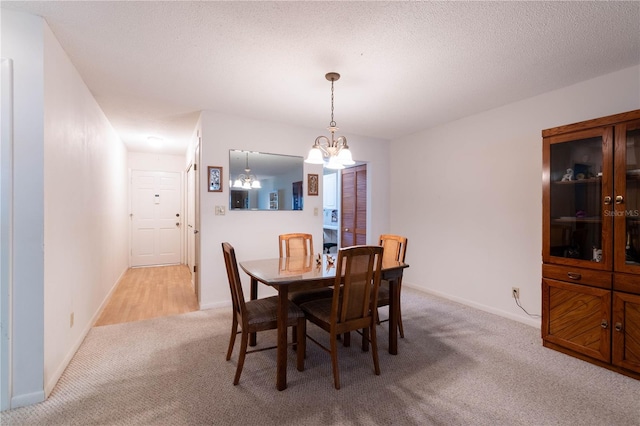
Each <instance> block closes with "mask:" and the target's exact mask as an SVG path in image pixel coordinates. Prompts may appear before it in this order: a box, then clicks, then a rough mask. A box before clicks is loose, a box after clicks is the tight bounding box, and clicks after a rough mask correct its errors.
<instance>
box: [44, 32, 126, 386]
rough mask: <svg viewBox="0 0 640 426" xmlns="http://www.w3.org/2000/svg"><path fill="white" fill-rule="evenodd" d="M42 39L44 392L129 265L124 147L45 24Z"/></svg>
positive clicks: (62, 367)
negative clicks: (72, 316)
mask: <svg viewBox="0 0 640 426" xmlns="http://www.w3.org/2000/svg"><path fill="white" fill-rule="evenodd" d="M44 41H45V49H44V71H45V73H44V89H45V92H44V94H45V96H44V100H45V104H44V106H45V110H44V171H45V173H44V177H45V179H44V189H45V191H44V211H45V222H44V224H45V228H44V229H45V233H44V243H45V257H44V265H45V276H44V280H45V281H44V282H45V290H44V295H45V304H44V315H45V316H44V319H45V329H44V336H45V337H44V355H45V356H44V386H45V392H46V393H47V394H49V393H50V392H51V390H52V389H53V387H54V385H55V384H56V382H57V381H58V379H59V377H60V375H61V374H62V372H63V371H64V369H65V368H66V366H67V364H68V363H69V361H70V360H71V358H72V357H73V355H74V353H75V351H76V350H77V348H78V347H79V345H80V344H81V343H82V340H83V339H84V337H85V335H86V333H87V332H88V331H89V329H90V328H91V326H92V325H93V323H94V322H95V320H96V319H97V316H98V314H99V313H100V310H101V308H102V306H103V304H104V303H105V302H106V300H107V298H108V296H109V295H110V293H111V291H112V290H113V289H114V288H115V286H116V284H117V282H118V280H119V278H120V277H121V275H122V274H123V273H124V272H125V271H126V269H127V267H128V260H129V259H128V255H127V254H128V230H129V228H128V226H129V217H128V207H127V200H128V172H127V152H126V148H125V146H124V144H123V143H122V141H121V140H120V139H119V137H118V136H117V134H116V133H115V130H114V129H113V127H112V126H111V124H110V123H109V122H108V121H107V119H106V117H105V115H104V114H103V112H102V110H101V109H100V107H99V106H98V104H97V103H96V101H95V99H94V98H93V96H92V95H91V92H90V91H89V89H88V88H87V86H86V85H85V84H84V82H83V81H82V78H81V77H80V75H79V74H78V72H77V70H76V69H75V68H74V66H73V64H72V63H71V61H70V60H69V58H68V57H67V55H66V53H65V52H64V50H63V49H62V47H61V46H60V44H59V43H58V41H57V40H56V38H55V36H54V35H53V33H52V32H51V30H50V29H49V27H48V26H47V25H45V30H44ZM72 313H73V315H74V324H73V326H70V315H71V314H72Z"/></svg>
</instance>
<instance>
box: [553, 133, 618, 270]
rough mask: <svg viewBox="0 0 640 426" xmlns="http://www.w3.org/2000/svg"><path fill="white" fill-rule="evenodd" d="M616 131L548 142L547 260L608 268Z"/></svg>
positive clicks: (610, 245) (574, 136)
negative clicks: (614, 134) (609, 209)
mask: <svg viewBox="0 0 640 426" xmlns="http://www.w3.org/2000/svg"><path fill="white" fill-rule="evenodd" d="M612 130H613V129H612V128H597V129H593V130H589V131H581V132H575V133H571V134H565V135H559V136H551V137H547V138H545V140H544V151H543V155H544V158H543V160H544V175H543V179H544V181H545V182H544V183H545V185H544V188H545V190H544V193H543V214H544V215H545V218H544V221H543V223H544V226H543V232H544V236H543V237H544V238H543V259H544V261H545V262H549V261H550V260H551V258H552V257H553V263H559V264H566V265H576V266H583V267H587V268H592V269H610V268H611V266H612V263H613V256H612V243H611V231H612V222H613V221H612V219H613V217H612V216H611V215H609V214H608V210H607V209H608V208H610V207H611V205H612V191H611V190H612V188H613V178H612V173H611V172H612V158H613V157H612V153H613V140H612V136H613V131H612Z"/></svg>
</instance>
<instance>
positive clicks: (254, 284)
mask: <svg viewBox="0 0 640 426" xmlns="http://www.w3.org/2000/svg"><path fill="white" fill-rule="evenodd" d="M257 298H258V280H256V279H255V278H253V277H252V278H251V300H256V299H257ZM256 335H257V333H250V334H249V346H255V345H256V344H257V343H258V339H257V337H256Z"/></svg>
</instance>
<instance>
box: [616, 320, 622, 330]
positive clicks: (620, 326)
mask: <svg viewBox="0 0 640 426" xmlns="http://www.w3.org/2000/svg"><path fill="white" fill-rule="evenodd" d="M615 328H616V331H622V323H619V322H617V323H616V325H615Z"/></svg>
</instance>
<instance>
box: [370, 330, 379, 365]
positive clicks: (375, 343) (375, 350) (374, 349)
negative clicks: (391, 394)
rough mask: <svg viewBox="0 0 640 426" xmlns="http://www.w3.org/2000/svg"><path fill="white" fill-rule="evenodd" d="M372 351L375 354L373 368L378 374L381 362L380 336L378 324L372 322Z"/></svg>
mask: <svg viewBox="0 0 640 426" xmlns="http://www.w3.org/2000/svg"><path fill="white" fill-rule="evenodd" d="M370 328H371V353H372V355H373V368H374V370H375V372H376V376H379V375H380V362H379V360H378V338H377V337H376V325H375V324H373V323H372V324H371V327H370Z"/></svg>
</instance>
